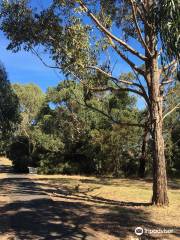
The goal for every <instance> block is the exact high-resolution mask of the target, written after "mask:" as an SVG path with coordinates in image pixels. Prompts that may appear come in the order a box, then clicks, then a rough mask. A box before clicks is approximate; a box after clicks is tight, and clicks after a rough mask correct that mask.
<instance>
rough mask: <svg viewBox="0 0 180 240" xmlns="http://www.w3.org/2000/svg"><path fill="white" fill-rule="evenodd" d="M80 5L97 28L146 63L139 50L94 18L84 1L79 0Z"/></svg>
mask: <svg viewBox="0 0 180 240" xmlns="http://www.w3.org/2000/svg"><path fill="white" fill-rule="evenodd" d="M79 4H80V5H81V7H82V8H83V9H84V11H85V12H86V13H87V14H88V16H89V17H90V18H91V19H92V20H93V21H94V22H95V24H96V26H97V27H98V28H99V29H100V30H101V31H102V32H103V33H104V34H105V35H106V36H108V37H110V38H111V39H113V40H114V41H116V42H118V43H119V44H120V45H121V46H123V47H125V48H126V50H128V51H129V52H131V53H132V54H133V55H135V56H137V57H139V58H140V59H141V60H143V61H145V60H146V59H147V58H146V57H145V56H144V55H142V54H140V53H139V52H138V51H137V50H135V49H134V48H132V47H131V46H130V45H128V44H127V43H125V42H124V41H123V40H121V39H120V38H118V37H116V36H115V35H114V34H112V33H111V32H110V31H109V30H108V29H107V28H105V27H104V26H103V25H102V24H101V23H100V21H99V20H98V19H97V18H96V17H95V16H94V14H93V13H92V12H91V11H90V10H89V9H88V8H87V7H86V5H85V4H84V3H83V1H81V0H79Z"/></svg>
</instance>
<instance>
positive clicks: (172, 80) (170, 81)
mask: <svg viewBox="0 0 180 240" xmlns="http://www.w3.org/2000/svg"><path fill="white" fill-rule="evenodd" d="M172 82H174V79H171V80H168V81H163V82H162V83H161V84H162V85H165V84H169V83H172Z"/></svg>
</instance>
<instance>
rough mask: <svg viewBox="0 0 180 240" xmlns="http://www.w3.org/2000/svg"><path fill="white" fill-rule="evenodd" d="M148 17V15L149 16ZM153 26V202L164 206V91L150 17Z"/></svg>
mask: <svg viewBox="0 0 180 240" xmlns="http://www.w3.org/2000/svg"><path fill="white" fill-rule="evenodd" d="M144 4H145V8H146V11H147V12H146V13H145V15H146V14H147V13H149V12H150V9H151V8H152V5H153V4H154V0H145V1H144ZM147 17H148V16H147ZM148 20H149V22H150V23H151V26H150V27H149V26H147V25H145V41H146V44H147V46H148V48H149V49H150V51H151V53H153V56H150V55H149V53H148V52H147V50H145V55H146V57H147V60H146V63H145V68H146V81H147V86H148V94H149V98H150V106H149V113H150V118H151V134H152V138H153V196H152V203H153V204H156V205H159V206H163V205H168V203H169V201H168V196H167V176H166V163H165V154H164V139H163V117H162V112H163V93H162V92H161V90H160V83H159V80H160V79H159V69H158V52H157V50H156V47H157V46H156V45H157V33H156V22H155V20H153V19H152V18H151V15H150V17H149V19H148Z"/></svg>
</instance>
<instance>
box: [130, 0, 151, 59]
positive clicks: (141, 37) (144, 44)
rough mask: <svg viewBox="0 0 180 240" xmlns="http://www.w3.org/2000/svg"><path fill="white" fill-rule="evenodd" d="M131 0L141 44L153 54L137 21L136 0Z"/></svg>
mask: <svg viewBox="0 0 180 240" xmlns="http://www.w3.org/2000/svg"><path fill="white" fill-rule="evenodd" d="M130 2H131V6H132V14H133V19H134V24H135V26H136V30H137V33H138V35H139V38H140V41H141V44H142V45H143V46H144V48H145V49H146V51H147V52H148V54H149V55H150V56H152V53H151V51H150V50H149V48H148V46H147V44H146V42H145V41H144V38H143V36H142V33H141V29H140V27H139V25H138V21H137V17H136V9H135V5H134V0H130Z"/></svg>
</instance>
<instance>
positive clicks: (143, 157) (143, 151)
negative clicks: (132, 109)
mask: <svg viewBox="0 0 180 240" xmlns="http://www.w3.org/2000/svg"><path fill="white" fill-rule="evenodd" d="M147 139H148V130H147V129H145V130H144V135H143V142H142V148H141V157H140V160H139V171H138V176H139V177H140V178H144V177H145V170H146V159H147Z"/></svg>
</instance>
